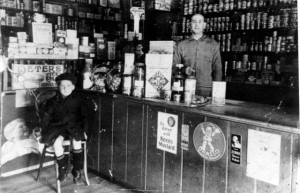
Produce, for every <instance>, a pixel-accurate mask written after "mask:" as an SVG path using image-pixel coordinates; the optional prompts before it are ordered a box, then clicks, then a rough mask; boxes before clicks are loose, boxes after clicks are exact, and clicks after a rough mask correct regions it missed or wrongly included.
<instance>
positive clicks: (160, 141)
mask: <svg viewBox="0 0 300 193" xmlns="http://www.w3.org/2000/svg"><path fill="white" fill-rule="evenodd" d="M177 134H178V115H174V114H170V113H164V112H158V114H157V143H156V147H157V148H158V149H161V150H164V151H167V152H170V153H173V154H177V137H178V136H177Z"/></svg>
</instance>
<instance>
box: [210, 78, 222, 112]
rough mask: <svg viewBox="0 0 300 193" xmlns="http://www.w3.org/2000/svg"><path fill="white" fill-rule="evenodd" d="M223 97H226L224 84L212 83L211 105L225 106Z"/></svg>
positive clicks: (220, 82) (219, 82)
mask: <svg viewBox="0 0 300 193" xmlns="http://www.w3.org/2000/svg"><path fill="white" fill-rule="evenodd" d="M225 96H226V82H225V81H213V82H212V97H211V99H212V102H211V103H212V104H214V105H218V106H222V105H225Z"/></svg>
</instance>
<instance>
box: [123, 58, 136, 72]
mask: <svg viewBox="0 0 300 193" xmlns="http://www.w3.org/2000/svg"><path fill="white" fill-rule="evenodd" d="M133 69H134V54H133V53H125V61H124V74H132V73H133Z"/></svg>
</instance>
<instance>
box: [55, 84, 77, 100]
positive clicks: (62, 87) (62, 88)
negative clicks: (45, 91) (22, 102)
mask: <svg viewBox="0 0 300 193" xmlns="http://www.w3.org/2000/svg"><path fill="white" fill-rule="evenodd" d="M58 88H59V92H60V93H61V95H62V96H63V97H67V96H69V95H70V94H71V93H72V91H73V90H74V89H75V86H74V84H73V83H72V82H71V81H70V80H62V81H60V84H59V87H58Z"/></svg>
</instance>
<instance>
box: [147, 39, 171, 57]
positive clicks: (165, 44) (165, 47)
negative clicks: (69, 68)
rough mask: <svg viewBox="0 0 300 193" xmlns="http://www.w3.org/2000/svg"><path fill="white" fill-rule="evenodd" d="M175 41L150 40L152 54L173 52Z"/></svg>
mask: <svg viewBox="0 0 300 193" xmlns="http://www.w3.org/2000/svg"><path fill="white" fill-rule="evenodd" d="M174 46H175V42H174V41H150V46H149V53H150V54H173V52H174Z"/></svg>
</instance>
